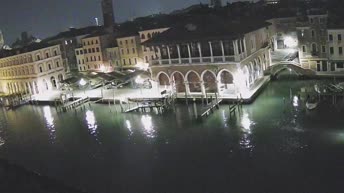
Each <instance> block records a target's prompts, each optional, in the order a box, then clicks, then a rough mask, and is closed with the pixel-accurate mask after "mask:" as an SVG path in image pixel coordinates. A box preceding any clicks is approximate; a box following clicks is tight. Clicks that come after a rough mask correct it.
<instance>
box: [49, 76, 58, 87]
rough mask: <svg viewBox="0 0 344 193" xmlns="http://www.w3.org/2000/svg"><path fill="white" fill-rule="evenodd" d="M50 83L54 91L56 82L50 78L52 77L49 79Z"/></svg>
mask: <svg viewBox="0 0 344 193" xmlns="http://www.w3.org/2000/svg"><path fill="white" fill-rule="evenodd" d="M50 83H51V85H52V86H53V88H54V89H56V88H57V82H56V79H55V77H53V76H52V77H51V78H50Z"/></svg>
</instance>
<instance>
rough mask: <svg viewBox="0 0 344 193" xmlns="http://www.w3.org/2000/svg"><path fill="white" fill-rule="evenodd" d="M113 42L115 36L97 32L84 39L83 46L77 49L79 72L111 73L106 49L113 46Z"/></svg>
mask: <svg viewBox="0 0 344 193" xmlns="http://www.w3.org/2000/svg"><path fill="white" fill-rule="evenodd" d="M113 41H114V39H113V35H112V34H108V33H106V32H97V33H95V34H91V35H89V36H86V37H84V38H83V39H82V46H81V47H80V48H77V49H75V55H76V57H77V64H78V70H79V71H85V70H90V71H98V72H108V71H111V66H110V64H109V60H108V58H107V52H106V49H107V48H109V47H110V46H111V43H112V42H113ZM81 50H82V51H81Z"/></svg>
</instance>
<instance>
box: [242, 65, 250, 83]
mask: <svg viewBox="0 0 344 193" xmlns="http://www.w3.org/2000/svg"><path fill="white" fill-rule="evenodd" d="M243 75H244V76H245V78H244V79H245V85H246V87H247V88H249V87H250V71H249V68H248V67H247V65H245V66H244V68H243Z"/></svg>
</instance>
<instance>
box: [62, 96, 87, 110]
mask: <svg viewBox="0 0 344 193" xmlns="http://www.w3.org/2000/svg"><path fill="white" fill-rule="evenodd" d="M89 101H90V98H89V97H84V98H80V99H77V100H76V101H72V102H69V103H66V104H64V105H62V107H61V109H62V111H63V112H67V111H68V110H71V109H75V108H77V107H79V106H81V105H83V104H85V103H87V102H89Z"/></svg>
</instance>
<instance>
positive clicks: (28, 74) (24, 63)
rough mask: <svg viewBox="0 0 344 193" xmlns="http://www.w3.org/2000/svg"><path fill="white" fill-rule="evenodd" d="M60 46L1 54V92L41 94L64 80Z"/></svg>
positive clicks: (45, 46)
mask: <svg viewBox="0 0 344 193" xmlns="http://www.w3.org/2000/svg"><path fill="white" fill-rule="evenodd" d="M65 76H66V74H65V69H64V67H63V65H62V56H61V50H60V45H48V44H42V43H40V44H31V45H30V46H26V47H23V48H20V49H14V50H10V51H8V50H3V51H1V52H0V90H1V91H3V92H4V93H6V94H16V93H17V94H18V93H27V94H31V95H36V94H44V93H47V92H49V91H52V90H58V89H59V88H60V86H61V85H60V82H61V81H62V80H63V79H64V78H65Z"/></svg>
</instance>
